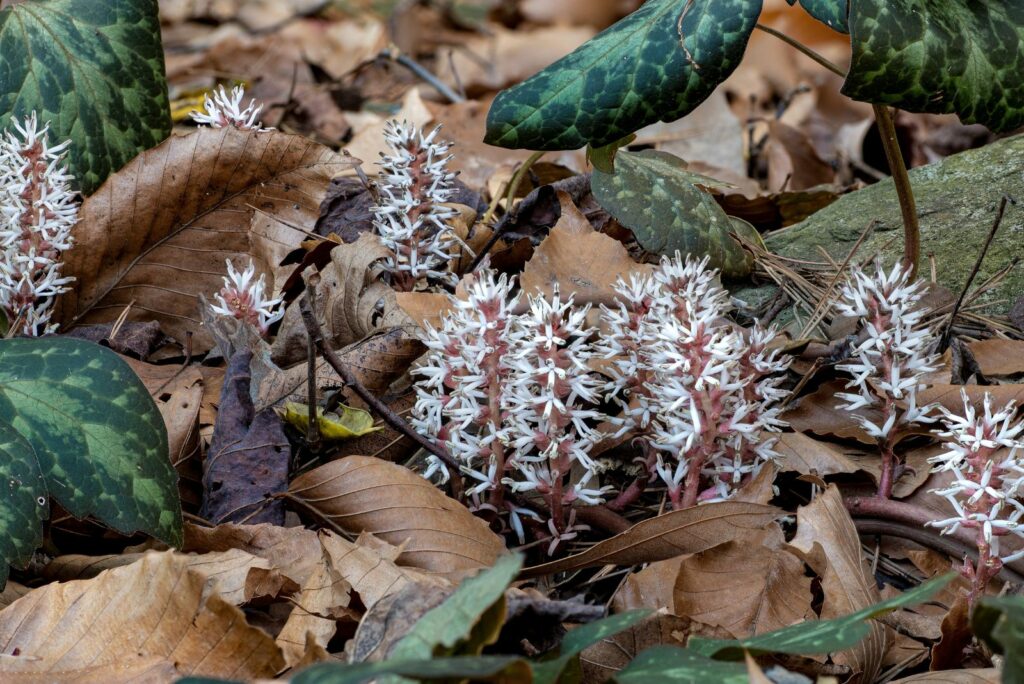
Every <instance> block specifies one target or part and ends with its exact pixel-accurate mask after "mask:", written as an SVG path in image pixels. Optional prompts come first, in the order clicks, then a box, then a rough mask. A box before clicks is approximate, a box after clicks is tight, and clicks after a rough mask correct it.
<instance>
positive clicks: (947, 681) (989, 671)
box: [891, 667, 1001, 684]
mask: <svg viewBox="0 0 1024 684" xmlns="http://www.w3.org/2000/svg"><path fill="white" fill-rule="evenodd" d="M1000 681H1001V678H1000V674H999V670H998V669H997V668H994V667H988V668H976V669H973V670H946V671H945V672H923V673H921V674H918V675H914V676H912V677H904V678H903V679H894V680H893V681H892V682H891V684H999V682H1000Z"/></svg>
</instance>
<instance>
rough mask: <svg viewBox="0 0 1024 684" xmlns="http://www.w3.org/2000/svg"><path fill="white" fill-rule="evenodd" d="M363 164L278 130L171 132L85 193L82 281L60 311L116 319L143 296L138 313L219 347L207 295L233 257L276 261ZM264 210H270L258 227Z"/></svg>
mask: <svg viewBox="0 0 1024 684" xmlns="http://www.w3.org/2000/svg"><path fill="white" fill-rule="evenodd" d="M352 165H353V162H352V161H350V160H348V159H346V158H344V157H342V156H341V155H339V154H337V153H335V152H333V151H331V150H330V149H328V148H326V147H323V146H321V145H318V144H317V143H314V142H313V141H311V140H309V139H307V138H303V137H300V136H295V135H288V134H285V133H280V132H276V131H275V132H262V133H257V132H252V131H248V132H247V131H239V130H236V129H234V128H230V127H228V128H222V129H212V128H203V129H199V130H197V131H195V132H193V133H190V134H188V135H185V136H171V137H170V138H169V139H168V140H166V141H165V142H163V143H161V144H160V145H158V146H157V147H155V148H153V149H151V150H149V151H147V152H144V153H142V154H141V155H139V156H138V157H136V158H135V159H134V160H133V161H131V162H129V163H128V165H127V166H125V167H124V168H123V169H121V170H120V171H118V172H117V173H116V174H114V175H113V176H111V177H110V178H109V179H108V180H107V182H106V183H104V184H103V186H102V187H101V188H100V189H99V190H98V191H97V192H96V193H95V194H94V195H92V196H90V197H89V198H88V199H86V201H85V202H84V203H83V205H82V209H81V220H80V221H79V223H78V225H77V226H76V227H75V238H76V244H75V246H74V248H72V249H71V250H70V251H68V252H67V254H66V255H65V266H64V274H65V275H68V276H72V277H74V278H76V280H77V282H76V284H75V287H74V288H73V289H72V290H70V291H69V292H67V293H66V294H65V295H64V296H62V297H61V298H60V299H59V302H58V308H57V313H56V320H58V321H59V322H60V323H61V324H62V325H63V326H64V327H70V326H71V325H74V324H85V323H106V322H110V321H113V320H114V319H116V318H117V317H118V315H119V314H120V313H121V312H122V311H123V310H124V308H125V307H126V306H128V305H129V304H132V307H131V311H130V313H129V320H157V321H159V322H160V324H161V326H162V327H163V329H164V330H165V331H167V333H168V334H169V335H173V336H174V337H176V338H177V339H178V340H184V339H185V338H186V333H189V332H191V333H194V337H193V339H192V351H193V352H194V353H200V352H204V351H206V350H208V349H209V348H210V346H211V339H210V336H209V334H208V333H207V332H206V331H205V330H203V329H202V328H200V318H199V313H198V311H199V301H198V295H200V294H204V295H206V296H208V297H209V296H212V295H213V293H216V292H217V291H219V290H220V288H221V287H222V286H223V283H222V281H221V277H222V276H223V275H225V266H224V260H225V258H229V257H230V258H231V259H232V260H233V261H234V262H235V265H236V267H241V266H244V265H246V264H247V263H248V259H249V257H250V256H252V257H253V258H254V260H255V262H256V264H257V270H258V271H259V272H261V273H268V272H270V271H271V270H272V269H273V268H274V267H275V266H276V265H277V264H278V263H280V261H281V260H282V258H283V257H284V255H285V254H287V253H288V251H290V250H291V249H292V247H293V246H294V245H296V244H298V243H299V242H300V241H301V238H302V236H303V234H302V233H301V232H299V231H297V230H296V229H295V227H298V228H300V229H305V230H311V229H312V227H313V225H314V223H315V222H316V219H317V218H318V217H319V212H320V202H321V201H322V200H323V198H324V196H325V193H326V189H327V184H328V182H329V181H330V179H331V177H333V176H334V175H336V174H338V173H340V172H341V171H343V170H345V169H348V168H351V167H352ZM256 214H259V215H260V216H261V217H263V218H264V219H267V220H264V221H261V226H260V227H259V228H252V224H253V218H254V216H255V215H256ZM290 226H294V227H290ZM268 285H269V286H270V287H271V289H272V287H273V282H271V283H268Z"/></svg>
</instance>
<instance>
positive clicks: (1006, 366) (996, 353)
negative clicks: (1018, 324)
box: [968, 337, 1024, 377]
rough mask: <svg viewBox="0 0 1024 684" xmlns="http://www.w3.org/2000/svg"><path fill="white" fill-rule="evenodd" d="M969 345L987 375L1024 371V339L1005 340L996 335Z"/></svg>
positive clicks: (1016, 373)
mask: <svg viewBox="0 0 1024 684" xmlns="http://www.w3.org/2000/svg"><path fill="white" fill-rule="evenodd" d="M968 347H969V348H970V350H971V353H972V354H974V360H975V361H977V362H978V366H979V367H980V368H981V372H982V373H984V374H985V376H986V377H991V376H1003V375H1019V374H1021V373H1024V341H1022V340H1004V339H1002V338H998V337H994V338H992V339H990V340H978V341H977V342H971V343H970V344H969V345H968Z"/></svg>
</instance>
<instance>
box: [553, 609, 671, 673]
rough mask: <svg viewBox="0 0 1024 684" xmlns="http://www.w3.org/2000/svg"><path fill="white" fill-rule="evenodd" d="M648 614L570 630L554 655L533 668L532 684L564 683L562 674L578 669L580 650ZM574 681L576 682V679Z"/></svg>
mask: <svg viewBox="0 0 1024 684" xmlns="http://www.w3.org/2000/svg"><path fill="white" fill-rule="evenodd" d="M650 614H651V611H649V610H630V611H627V612H625V613H619V614H617V615H610V616H608V617H606V618H604V619H601V620H598V621H597V622H591V623H590V624H587V625H580V626H579V627H577V628H576V629H573V630H571V631H570V632H569V633H568V634H566V635H565V638H564V639H562V644H561V646H559V648H558V653H557V654H555V655H554V656H552V657H549V658H547V659H545V660H542V661H541V662H539V663H535V664H534V665H533V684H558V683H559V682H563V681H565V679H566V677H564V676H563V673H564V672H565V671H566V669H567V668H571V667H572V666H575V669H577V670H578V668H579V664H578V661H579V655H580V654H581V653H583V651H585V650H586V649H587V648H589V647H590V646H593V645H594V644H596V643H597V642H599V641H602V640H604V639H607V638H609V637H611V636H614V635H616V634H618V633H619V632H622V631H624V630H627V629H629V628H630V627H632V626H633V625H635V624H637V623H638V622H640V621H641V620H643V619H644V618H645V617H647V616H648V615H650ZM570 681H574V680H571V679H570ZM575 681H578V678H577V679H576V680H575Z"/></svg>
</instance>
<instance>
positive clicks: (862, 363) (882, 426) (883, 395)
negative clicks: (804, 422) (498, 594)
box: [836, 263, 935, 441]
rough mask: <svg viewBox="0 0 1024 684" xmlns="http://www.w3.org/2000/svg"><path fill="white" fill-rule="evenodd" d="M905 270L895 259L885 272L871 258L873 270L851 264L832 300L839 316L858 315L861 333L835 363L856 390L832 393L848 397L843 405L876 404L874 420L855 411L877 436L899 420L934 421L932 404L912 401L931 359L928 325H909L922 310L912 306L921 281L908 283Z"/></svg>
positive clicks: (919, 317) (852, 407)
mask: <svg viewBox="0 0 1024 684" xmlns="http://www.w3.org/2000/svg"><path fill="white" fill-rule="evenodd" d="M908 276H909V273H908V272H907V271H905V270H903V268H902V266H901V265H900V264H898V263H897V264H896V265H895V266H894V267H893V269H892V271H890V272H889V273H888V274H886V272H885V270H884V269H883V268H882V267H881V265H880V264H876V266H875V275H874V276H871V275H868V274H866V273H864V271H862V270H860V269H855V270H854V271H853V273H852V277H851V281H850V282H847V283H846V285H845V286H844V287H843V291H842V299H841V300H840V301H838V302H837V303H836V308H837V309H838V310H839V312H840V313H841V314H843V315H844V316H849V317H851V318H860V319H861V320H862V322H863V324H864V333H865V336H864V341H863V342H861V343H860V344H858V345H857V347H856V348H854V350H853V354H852V356H853V357H854V358H853V359H852V360H851V361H850V362H848V363H844V364H840V365H839V366H837V367H838V368H839V369H840V370H844V371H847V372H848V373H851V374H852V375H853V379H852V380H851V381H850V383H849V384H847V387H854V386H856V387H857V394H851V393H843V394H839V395H837V396H839V397H841V398H843V399H845V400H846V401H847V402H849V403H848V404H847V405H846V406H845V407H844V408H847V409H850V410H851V411H856V410H857V409H859V408H863V407H867V406H878V407H880V408H881V409H882V418H883V419H882V421H880V422H875V421H872V420H871V419H870V418H869V417H868V416H865V415H863V414H857V420H858V421H859V422H860V423H861V424H862V425H863V426H864V429H865V430H866V431H867V432H868V434H869V435H871V436H872V437H874V438H876V439H878V440H880V441H885V440H887V439H889V437H890V436H891V435H892V434H893V430H894V428H895V427H897V426H899V425H904V424H908V423H929V422H934V419H932V418H929V417H928V415H927V414H928V413H929V411H930V410H931V408H932V407H930V406H925V407H919V406H918V405H917V392H918V390H919V389H920V388H921V387H922V385H921V376H922V375H924V374H925V373H928V372H931V371H933V370H935V365H934V361H935V359H934V357H931V356H928V354H927V353H926V348H927V347H928V335H929V333H928V329H927V328H920V329H917V330H915V327H916V326H918V324H920V322H921V320H922V319H923V318H924V315H925V311H924V310H923V309H922V308H921V307H919V306H917V302H918V300H919V299H921V293H920V289H921V282H920V281H918V282H915V283H911V282H909V280H908ZM899 404H903V405H904V406H903V407H902V408H901V407H900V406H899Z"/></svg>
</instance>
